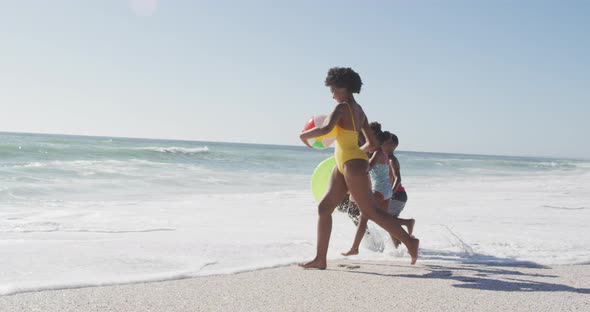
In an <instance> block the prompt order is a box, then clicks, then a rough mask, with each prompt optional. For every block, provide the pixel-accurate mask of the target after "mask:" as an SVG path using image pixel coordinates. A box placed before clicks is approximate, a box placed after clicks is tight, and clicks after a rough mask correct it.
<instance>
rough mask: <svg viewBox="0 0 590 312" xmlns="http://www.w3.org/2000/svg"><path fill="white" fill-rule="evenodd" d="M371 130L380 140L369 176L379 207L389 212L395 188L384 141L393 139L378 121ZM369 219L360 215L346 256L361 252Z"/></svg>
mask: <svg viewBox="0 0 590 312" xmlns="http://www.w3.org/2000/svg"><path fill="white" fill-rule="evenodd" d="M370 127H371V130H372V131H373V134H374V136H375V137H376V138H377V139H378V141H379V146H378V147H377V149H376V151H375V152H374V153H373V155H372V156H371V159H370V161H369V166H370V168H371V169H370V170H369V176H370V177H371V186H372V189H373V195H374V196H375V200H376V201H377V205H378V206H379V209H381V210H382V211H384V212H387V209H388V208H389V200H390V199H391V197H392V196H393V190H392V187H391V180H390V177H389V176H390V174H389V172H390V161H389V156H388V153H387V152H386V151H385V150H384V143H386V142H390V141H391V133H384V132H383V131H381V124H380V123H378V122H372V123H371V124H370ZM368 221H369V219H367V218H366V217H365V216H364V215H363V214H361V216H360V221H359V224H358V225H357V229H356V234H355V236H354V242H353V243H352V247H351V248H350V250H349V251H347V252H345V253H342V255H344V256H352V255H357V254H358V253H359V251H358V247H359V245H360V243H361V240H362V239H363V236H364V235H365V232H366V230H367V222H368Z"/></svg>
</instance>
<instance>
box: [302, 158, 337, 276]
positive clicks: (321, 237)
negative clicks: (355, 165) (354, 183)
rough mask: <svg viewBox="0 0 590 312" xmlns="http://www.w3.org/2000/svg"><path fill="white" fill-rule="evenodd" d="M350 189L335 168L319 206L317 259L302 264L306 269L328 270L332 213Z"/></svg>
mask: <svg viewBox="0 0 590 312" xmlns="http://www.w3.org/2000/svg"><path fill="white" fill-rule="evenodd" d="M347 191H348V189H347V187H346V182H344V176H343V175H342V174H341V173H340V172H339V171H338V169H336V168H334V171H332V177H331V178H330V185H329V186H328V191H327V192H326V195H324V198H323V199H322V201H321V202H320V204H319V205H318V215H319V218H318V241H317V249H316V256H315V258H314V259H313V260H312V261H310V262H307V263H304V264H300V265H299V266H301V267H302V268H305V269H320V270H323V269H325V268H326V257H327V254H328V245H329V244H330V234H331V233H332V212H334V209H335V208H336V206H338V204H340V203H341V202H342V200H343V199H344V196H346V193H347Z"/></svg>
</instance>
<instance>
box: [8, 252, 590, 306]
mask: <svg viewBox="0 0 590 312" xmlns="http://www.w3.org/2000/svg"><path fill="white" fill-rule="evenodd" d="M363 308H370V309H371V310H377V311H381V310H392V309H394V308H395V309H399V308H403V309H413V310H414V311H433V310H449V311H451V310H452V311H473V310H479V311H498V310H505V309H510V310H511V311H556V310H557V311H575V310H580V311H583V310H589V308H590V266H588V265H555V266H540V265H537V266H535V265H531V264H527V263H522V264H518V263H516V264H514V265H511V264H498V265H495V264H491V263H477V264H466V263H455V262H436V263H435V262H426V261H425V262H419V263H418V264H417V265H415V266H411V265H409V264H407V263H405V262H404V263H402V262H397V261H395V262H391V261H389V262H385V261H366V260H353V259H348V260H333V261H330V262H329V266H328V269H326V270H323V271H321V270H303V269H301V268H299V267H297V266H295V265H289V266H281V267H275V268H266V269H260V270H255V271H248V272H243V273H236V274H230V275H211V276H204V277H190V278H184V279H176V280H167V281H158V282H147V283H132V284H123V285H110V286H96V287H83V288H71V289H60V290H45V291H39V292H26V293H19V294H13V295H6V296H0V310H2V311H37V310H38V311H240V310H242V311H246V310H247V311H277V310H283V311H317V310H322V311H356V310H359V309H363Z"/></svg>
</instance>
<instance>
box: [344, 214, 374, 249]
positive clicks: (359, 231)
mask: <svg viewBox="0 0 590 312" xmlns="http://www.w3.org/2000/svg"><path fill="white" fill-rule="evenodd" d="M368 221H369V219H367V218H365V217H364V216H363V215H362V214H361V220H360V222H359V225H358V226H357V227H356V234H355V235H354V241H353V242H352V247H350V250H349V251H347V252H344V253H342V255H343V256H354V255H358V254H359V245H360V244H361V241H362V240H363V237H364V236H365V232H366V231H367V222H368Z"/></svg>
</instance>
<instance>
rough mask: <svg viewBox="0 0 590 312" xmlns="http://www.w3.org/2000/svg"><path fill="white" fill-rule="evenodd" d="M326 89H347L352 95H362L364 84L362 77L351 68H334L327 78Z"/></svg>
mask: <svg viewBox="0 0 590 312" xmlns="http://www.w3.org/2000/svg"><path fill="white" fill-rule="evenodd" d="M325 84H326V87H330V86H334V87H337V88H346V89H347V90H348V91H350V92H352V93H360V92H361V86H362V85H363V82H362V81H361V76H359V74H358V73H357V72H355V71H354V70H352V68H350V67H332V68H330V70H329V71H328V76H327V77H326V82H325Z"/></svg>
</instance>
